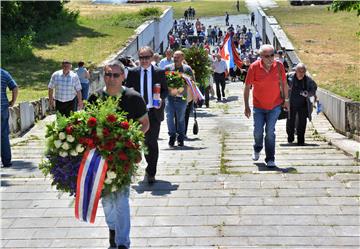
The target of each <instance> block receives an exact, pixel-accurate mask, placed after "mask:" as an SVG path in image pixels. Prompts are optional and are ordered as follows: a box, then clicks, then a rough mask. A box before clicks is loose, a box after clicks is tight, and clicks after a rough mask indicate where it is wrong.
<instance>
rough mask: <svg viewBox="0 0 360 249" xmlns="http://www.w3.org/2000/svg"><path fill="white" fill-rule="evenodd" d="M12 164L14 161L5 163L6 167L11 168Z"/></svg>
mask: <svg viewBox="0 0 360 249" xmlns="http://www.w3.org/2000/svg"><path fill="white" fill-rule="evenodd" d="M11 166H12V163H8V164H3V167H4V168H10V167H11Z"/></svg>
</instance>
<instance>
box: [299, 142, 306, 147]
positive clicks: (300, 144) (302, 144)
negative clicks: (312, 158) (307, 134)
mask: <svg viewBox="0 0 360 249" xmlns="http://www.w3.org/2000/svg"><path fill="white" fill-rule="evenodd" d="M297 145H298V146H305V143H304V142H298V143H297Z"/></svg>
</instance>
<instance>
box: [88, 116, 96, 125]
mask: <svg viewBox="0 0 360 249" xmlns="http://www.w3.org/2000/svg"><path fill="white" fill-rule="evenodd" d="M87 124H88V126H89V127H94V126H95V125H96V118H95V117H90V118H89V119H88V121H87Z"/></svg>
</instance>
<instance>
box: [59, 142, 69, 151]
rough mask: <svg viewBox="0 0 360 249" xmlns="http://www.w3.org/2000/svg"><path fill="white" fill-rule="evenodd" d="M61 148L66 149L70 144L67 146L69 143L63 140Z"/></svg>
mask: <svg viewBox="0 0 360 249" xmlns="http://www.w3.org/2000/svg"><path fill="white" fill-rule="evenodd" d="M61 148H63V149H64V150H68V149H69V148H70V146H69V144H68V143H67V142H65V143H63V145H62V146H61Z"/></svg>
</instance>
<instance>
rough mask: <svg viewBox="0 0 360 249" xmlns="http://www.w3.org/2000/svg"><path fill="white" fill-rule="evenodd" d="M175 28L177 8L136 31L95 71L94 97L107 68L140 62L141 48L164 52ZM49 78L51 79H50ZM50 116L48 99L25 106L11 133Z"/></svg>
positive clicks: (17, 111)
mask: <svg viewBox="0 0 360 249" xmlns="http://www.w3.org/2000/svg"><path fill="white" fill-rule="evenodd" d="M172 25H173V8H168V9H166V10H165V11H164V12H163V14H162V15H161V16H160V18H159V19H158V20H153V21H147V22H145V23H143V24H142V25H141V26H139V27H138V28H137V29H136V30H135V35H133V36H132V37H130V38H129V40H128V42H127V44H126V46H125V47H124V48H123V49H121V50H120V51H119V52H118V53H116V54H113V55H111V56H109V58H108V59H106V60H105V61H103V62H102V63H101V64H100V65H99V67H98V68H96V69H95V70H93V71H92V74H91V79H90V90H89V91H90V93H92V92H94V91H96V90H97V89H99V88H100V87H102V86H104V78H103V73H102V72H103V65H105V64H106V63H109V62H115V61H117V60H118V58H119V57H120V56H132V57H134V58H137V51H138V49H139V48H140V47H143V46H151V47H152V48H153V49H154V51H156V52H162V51H163V50H164V49H166V47H168V39H167V35H168V33H169V31H170V30H171V28H172ZM50 76H51V75H49V79H50ZM49 113H50V109H49V100H48V98H47V97H44V98H41V99H40V100H37V101H33V102H22V103H20V104H18V105H16V106H14V107H12V108H10V118H9V125H10V132H11V133H12V134H13V135H19V134H21V133H23V132H24V131H26V130H28V129H29V128H31V127H32V126H33V125H34V123H35V121H36V120H39V119H42V118H44V117H45V116H46V115H47V114H49Z"/></svg>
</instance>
